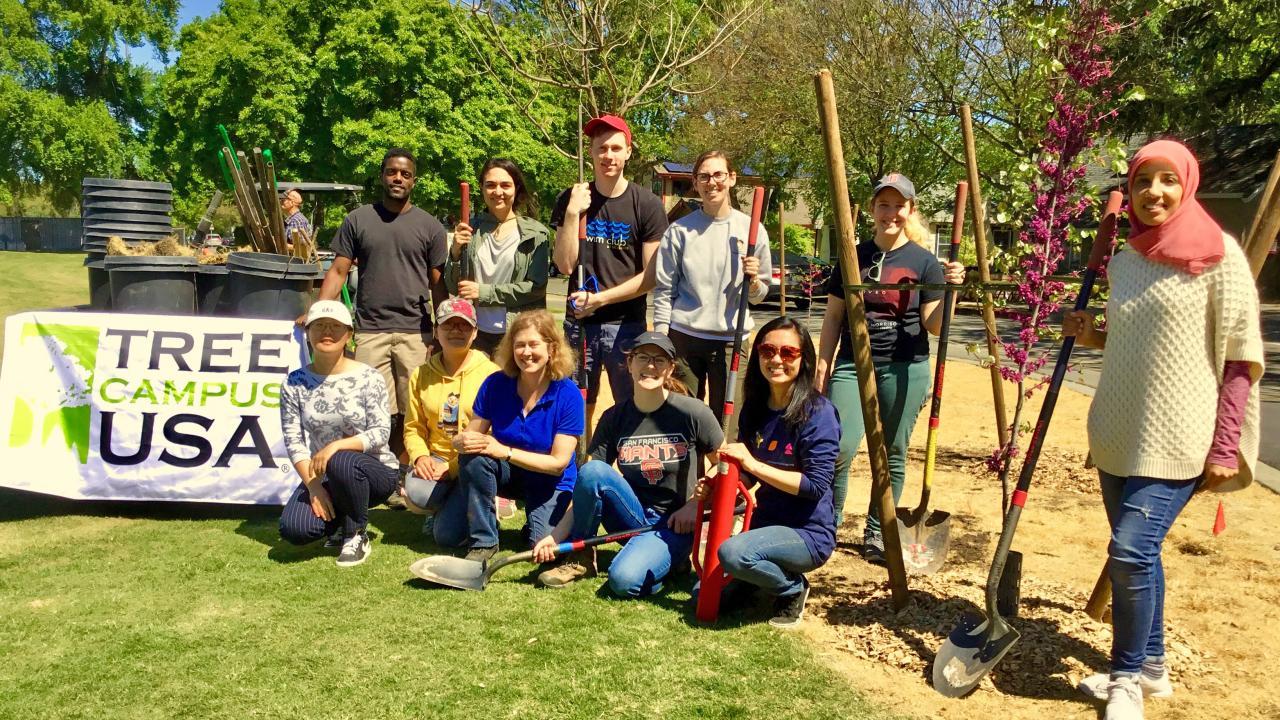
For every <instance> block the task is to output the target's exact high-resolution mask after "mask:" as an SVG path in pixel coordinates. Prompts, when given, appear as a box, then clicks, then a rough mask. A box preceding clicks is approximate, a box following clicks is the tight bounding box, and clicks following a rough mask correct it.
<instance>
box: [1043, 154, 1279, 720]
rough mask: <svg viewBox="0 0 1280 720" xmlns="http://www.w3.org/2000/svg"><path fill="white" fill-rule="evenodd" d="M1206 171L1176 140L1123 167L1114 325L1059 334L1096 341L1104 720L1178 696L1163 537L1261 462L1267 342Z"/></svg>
mask: <svg viewBox="0 0 1280 720" xmlns="http://www.w3.org/2000/svg"><path fill="white" fill-rule="evenodd" d="M1199 185H1200V166H1199V163H1198V162H1196V158H1195V156H1194V155H1192V154H1191V151H1190V150H1188V149H1187V148H1186V146H1184V145H1182V144H1181V143H1179V142H1176V141H1173V140H1158V141H1156V142H1153V143H1150V144H1148V145H1146V146H1144V147H1143V148H1142V149H1140V150H1139V151H1138V152H1137V154H1135V155H1134V156H1133V160H1131V161H1130V162H1129V207H1130V208H1131V209H1130V215H1129V219H1130V222H1131V224H1132V227H1133V230H1132V233H1131V234H1130V236H1129V241H1128V243H1127V244H1126V245H1125V247H1124V249H1123V250H1121V251H1120V252H1118V253H1116V255H1115V257H1113V258H1112V259H1111V263H1110V265H1109V266H1108V268H1107V281H1108V284H1109V287H1110V292H1109V295H1108V298H1107V307H1106V319H1107V329H1106V330H1099V329H1097V328H1096V327H1094V323H1093V316H1092V315H1091V314H1090V313H1088V312H1086V311H1072V312H1068V313H1067V315H1066V317H1065V319H1064V321H1063V333H1062V334H1063V335H1064V336H1068V337H1075V338H1076V341H1077V342H1079V343H1080V344H1081V345H1084V346H1086V347H1092V348H1098V349H1100V350H1102V372H1101V374H1100V376H1099V378H1098V391H1097V392H1096V393H1095V394H1094V396H1093V402H1092V403H1091V404H1090V406H1089V420H1088V433H1089V454H1090V455H1091V456H1092V458H1093V461H1094V463H1095V464H1096V465H1097V467H1098V477H1099V480H1100V482H1101V485H1102V505H1103V508H1104V509H1105V510H1106V514H1107V523H1108V524H1109V525H1110V526H1111V542H1110V544H1109V545H1108V546H1107V572H1108V573H1109V574H1110V576H1111V624H1112V635H1113V637H1112V642H1111V672H1110V673H1109V674H1104V675H1095V676H1093V677H1089V678H1086V679H1085V680H1084V681H1082V682H1081V683H1080V689H1081V690H1082V691H1083V692H1085V693H1086V694H1088V695H1089V696H1091V697H1094V698H1097V699H1099V700H1105V701H1106V703H1107V709H1106V720H1141V719H1142V716H1143V697H1144V696H1147V697H1168V696H1170V695H1172V694H1173V685H1172V684H1170V682H1169V669H1168V666H1167V665H1165V656H1164V650H1165V649H1164V591H1165V583H1164V565H1163V564H1162V562H1161V560H1160V555H1161V551H1162V549H1163V547H1164V539H1165V536H1166V534H1167V533H1168V532H1169V528H1170V527H1171V526H1172V525H1173V523H1174V521H1175V520H1177V518H1178V514H1179V513H1181V512H1182V510H1183V508H1185V507H1186V505H1187V502H1188V501H1189V500H1190V499H1191V496H1192V494H1193V493H1194V492H1195V490H1196V488H1197V487H1202V488H1205V489H1207V490H1210V491H1219V492H1225V491H1229V490H1239V489H1242V488H1244V487H1246V486H1247V485H1249V484H1250V483H1251V482H1252V480H1253V468H1254V466H1255V464H1256V463H1257V459H1258V438H1259V429H1258V428H1259V421H1258V416H1259V399H1258V385H1257V383H1258V379H1259V378H1261V377H1262V374H1263V371H1264V367H1263V360H1264V357H1263V344H1262V331H1261V329H1260V321H1259V310H1258V290H1257V287H1256V286H1255V285H1254V280H1253V275H1252V273H1250V271H1249V263H1248V261H1247V260H1246V259H1245V256H1244V252H1243V251H1242V250H1241V249H1240V245H1239V243H1237V242H1236V241H1235V238H1232V237H1231V236H1230V235H1227V234H1226V233H1224V232H1223V231H1222V228H1221V227H1220V226H1219V225H1218V223H1217V222H1215V221H1214V220H1213V218H1212V217H1210V216H1209V213H1208V212H1206V211H1205V209H1204V207H1203V206H1201V205H1200V202H1199V201H1198V200H1197V199H1196V189H1197V188H1198V187H1199Z"/></svg>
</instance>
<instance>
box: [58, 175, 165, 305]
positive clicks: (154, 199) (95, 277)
mask: <svg viewBox="0 0 1280 720" xmlns="http://www.w3.org/2000/svg"><path fill="white" fill-rule="evenodd" d="M172 211H173V186H172V185H170V184H169V183H164V182H150V181H146V180H115V179H111V178H85V179H84V182H83V184H82V186H81V198H80V218H81V220H82V221H83V223H84V234H83V240H82V245H81V247H83V248H84V251H85V252H86V253H87V257H86V258H85V261H84V264H85V267H87V268H88V269H89V295H90V299H89V302H90V306H91V307H92V308H93V309H94V310H110V309H111V308H112V301H111V286H110V282H109V276H108V273H107V270H106V267H105V262H104V260H105V258H106V254H107V240H108V239H109V238H111V237H112V236H116V237H119V238H120V239H122V240H124V242H125V243H126V244H134V243H138V242H155V241H156V240H163V239H164V238H166V237H168V236H169V235H170V234H171V233H172V232H173V222H172V219H171V218H170V213H171V212H172Z"/></svg>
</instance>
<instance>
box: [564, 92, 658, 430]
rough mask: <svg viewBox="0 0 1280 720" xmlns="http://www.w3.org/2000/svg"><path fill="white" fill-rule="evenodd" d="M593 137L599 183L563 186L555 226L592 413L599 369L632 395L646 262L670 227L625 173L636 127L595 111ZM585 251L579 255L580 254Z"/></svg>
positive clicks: (569, 320)
mask: <svg viewBox="0 0 1280 720" xmlns="http://www.w3.org/2000/svg"><path fill="white" fill-rule="evenodd" d="M583 132H584V133H585V134H586V135H587V136H588V137H590V138H591V169H592V173H593V175H594V182H591V183H581V184H578V185H574V186H573V187H572V188H570V189H568V190H565V191H564V192H562V193H560V196H559V197H558V198H556V204H555V208H554V209H553V210H552V212H551V226H552V227H553V228H555V230H556V244H555V253H554V258H555V263H556V267H557V268H559V270H560V272H562V273H564V274H565V275H567V276H568V277H569V286H570V290H571V291H574V292H571V294H570V298H569V307H568V308H567V309H566V312H565V332H566V333H567V334H568V335H569V340H570V344H571V345H572V346H573V348H574V349H575V350H576V349H579V348H580V347H581V336H580V335H579V334H578V333H579V332H585V333H586V339H587V353H586V357H585V358H583V359H582V362H584V363H586V368H587V417H592V413H593V411H594V408H595V402H596V397H597V395H598V394H599V390H600V371H601V370H602V369H603V370H604V371H605V372H607V373H608V374H609V389H610V390H611V391H612V392H613V401H614V403H618V402H621V401H623V400H625V399H627V398H629V397H631V377H630V375H629V374H628V372H627V365H626V356H625V352H624V350H625V349H626V348H628V347H630V344H631V342H632V340H634V339H635V337H636V336H638V335H639V334H640V333H642V332H644V331H645V330H646V329H648V322H647V319H646V302H645V297H646V290H645V288H644V286H643V284H644V276H645V269H646V268H648V266H649V263H650V262H651V261H652V259H653V255H654V253H655V252H657V249H658V241H659V240H661V239H662V234H663V233H664V232H666V230H667V215H666V212H665V210H664V209H663V207H662V201H661V200H659V199H658V196H656V195H654V194H653V193H651V192H649V191H648V190H646V189H644V188H642V187H639V186H636V185H633V184H632V183H630V182H628V181H627V179H626V178H625V177H623V175H622V173H623V171H624V169H625V167H626V162H627V159H629V158H630V157H631V128H630V127H628V126H627V123H626V121H625V120H623V119H622V118H620V117H617V116H616V115H601V116H600V117H597V118H593V119H592V120H591V121H590V122H588V123H587V124H586V126H585V127H584V128H583ZM584 215H585V216H586V218H587V240H586V242H585V243H583V245H584V248H581V249H580V248H579V242H578V222H579V218H580V217H582V216H584ZM580 253H581V254H582V257H579V254H580ZM579 263H581V264H583V265H584V266H585V270H586V272H585V275H586V277H587V278H593V279H594V281H595V282H594V284H593V283H592V282H590V281H588V283H587V287H586V288H579V287H577V282H578V274H577V269H578V264H579Z"/></svg>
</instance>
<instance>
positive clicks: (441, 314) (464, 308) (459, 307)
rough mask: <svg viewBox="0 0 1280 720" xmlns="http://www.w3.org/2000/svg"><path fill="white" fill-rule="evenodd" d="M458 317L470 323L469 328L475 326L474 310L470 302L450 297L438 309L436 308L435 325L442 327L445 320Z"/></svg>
mask: <svg viewBox="0 0 1280 720" xmlns="http://www.w3.org/2000/svg"><path fill="white" fill-rule="evenodd" d="M456 317H460V318H462V319H463V320H466V321H467V322H468V323H471V327H475V326H476V308H475V306H474V305H472V304H471V301H470V300H466V299H464V298H460V297H451V298H449V299H448V300H445V301H444V302H442V303H440V307H439V308H436V324H437V325H443V324H444V321H445V320H448V319H450V318H456Z"/></svg>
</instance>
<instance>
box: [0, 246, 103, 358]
mask: <svg viewBox="0 0 1280 720" xmlns="http://www.w3.org/2000/svg"><path fill="white" fill-rule="evenodd" d="M0 272H3V273H4V282H3V283H0V318H6V317H8V316H10V315H12V314H14V313H17V312H22V311H24V310H43V309H47V308H59V307H69V306H72V305H81V304H84V303H87V302H89V273H88V271H87V270H85V269H84V253H78V252H76V253H34V252H12V251H8V250H5V251H0ZM3 334H4V333H3V332H0V335H3ZM3 352H4V338H3V337H0V357H2V356H3V355H2V354H3Z"/></svg>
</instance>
